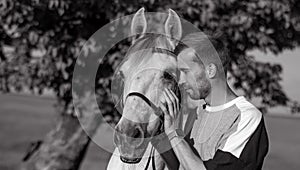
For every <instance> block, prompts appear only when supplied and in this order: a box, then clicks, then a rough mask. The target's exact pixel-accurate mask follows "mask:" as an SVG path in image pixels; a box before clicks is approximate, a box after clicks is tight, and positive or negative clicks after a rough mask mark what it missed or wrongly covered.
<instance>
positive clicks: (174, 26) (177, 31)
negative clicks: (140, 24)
mask: <svg viewBox="0 0 300 170" xmlns="http://www.w3.org/2000/svg"><path fill="white" fill-rule="evenodd" d="M165 33H166V35H167V36H168V37H169V38H168V40H169V42H170V44H171V46H172V49H173V50H174V49H175V47H176V45H177V43H178V41H179V40H180V39H181V36H182V26H181V21H180V18H179V16H178V15H177V13H176V12H175V11H173V10H172V9H169V15H168V18H167V20H166V23H165Z"/></svg>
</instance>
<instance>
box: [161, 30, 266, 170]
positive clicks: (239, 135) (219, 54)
mask: <svg viewBox="0 0 300 170" xmlns="http://www.w3.org/2000/svg"><path fill="white" fill-rule="evenodd" d="M182 42H183V43H184V44H185V45H186V46H181V48H182V49H181V50H180V51H181V52H180V53H179V55H178V68H179V71H180V80H179V84H180V85H181V86H183V88H184V89H185V91H186V93H187V94H188V95H189V97H190V98H192V99H194V100H199V99H204V100H205V102H206V105H205V106H204V107H203V108H201V107H199V108H198V111H197V118H196V120H195V121H194V124H193V126H192V129H191V131H190V133H189V138H190V140H184V139H183V137H184V135H183V134H182V130H181V129H178V127H177V126H176V123H175V122H176V119H177V118H178V117H180V116H178V115H179V114H180V112H179V103H178V99H177V98H176V96H175V94H174V93H173V92H172V91H170V90H168V89H166V90H165V92H164V96H165V98H164V99H163V100H162V101H161V105H160V108H161V109H162V110H163V112H164V115H165V117H164V128H165V133H166V135H167V136H168V139H169V142H170V144H171V145H172V148H173V150H174V152H175V154H176V157H177V159H178V160H179V163H180V166H181V167H182V168H184V169H208V170H217V169H226V170H227V169H228V170H240V169H247V170H256V169H261V168H262V165H263V161H264V158H265V156H266V154H267V152H268V137H267V132H266V129H265V125H264V120H263V116H262V114H261V112H260V111H259V110H258V109H257V108H256V107H255V106H254V105H252V104H251V103H250V102H248V101H247V100H246V99H245V98H244V97H243V96H237V95H236V94H235V93H234V92H233V91H232V90H231V88H230V87H229V85H228V83H227V77H226V71H227V66H228V63H229V61H228V53H227V50H226V49H225V46H224V44H223V42H221V40H220V39H219V38H214V37H207V36H205V35H204V34H202V33H193V34H189V35H187V36H186V37H185V38H184V39H183V40H182ZM187 123H189V122H187ZM166 163H167V164H168V165H170V164H172V161H166ZM169 167H172V166H169Z"/></svg>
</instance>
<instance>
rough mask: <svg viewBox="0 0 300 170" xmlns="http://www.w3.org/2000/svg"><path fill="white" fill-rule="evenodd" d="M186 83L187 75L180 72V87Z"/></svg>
mask: <svg viewBox="0 0 300 170" xmlns="http://www.w3.org/2000/svg"><path fill="white" fill-rule="evenodd" d="M185 83H186V76H185V74H184V73H182V72H180V76H179V81H178V85H179V86H180V87H182V86H184V84H185Z"/></svg>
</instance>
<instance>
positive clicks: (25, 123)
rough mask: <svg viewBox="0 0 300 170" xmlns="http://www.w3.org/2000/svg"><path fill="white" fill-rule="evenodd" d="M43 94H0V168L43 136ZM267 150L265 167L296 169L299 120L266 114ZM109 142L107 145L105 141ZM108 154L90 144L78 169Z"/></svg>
mask: <svg viewBox="0 0 300 170" xmlns="http://www.w3.org/2000/svg"><path fill="white" fill-rule="evenodd" d="M53 104H54V100H53V99H51V98H47V97H33V96H27V95H3V94H0V116H1V118H0V140H1V142H0V170H15V169H19V167H20V166H22V158H23V156H24V154H25V152H26V149H27V147H28V146H29V144H30V142H32V141H35V140H38V139H43V137H44V136H45V134H46V133H47V132H48V131H49V130H50V129H51V128H53V126H54V125H55V122H56V120H57V118H58V115H57V114H56V113H55V110H54V108H53ZM265 121H266V126H267V130H268V133H269V138H270V150H269V154H268V156H267V158H266V161H265V164H264V168H263V169H265V170H282V169H288V170H299V169H300V160H299V158H300V134H299V130H300V119H299V118H296V117H282V116H272V115H271V114H270V115H266V117H265ZM108 145H110V144H108ZM109 157H110V153H108V152H106V151H104V150H103V149H101V148H100V147H98V146H97V145H96V144H94V143H91V145H90V146H89V150H88V153H87V155H86V157H85V159H84V162H83V164H82V166H81V170H104V169H105V167H106V165H107V162H108V160H109Z"/></svg>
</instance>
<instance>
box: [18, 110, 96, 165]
mask: <svg viewBox="0 0 300 170" xmlns="http://www.w3.org/2000/svg"><path fill="white" fill-rule="evenodd" d="M89 120H90V121H86V123H88V124H87V126H85V127H88V128H85V130H86V131H87V132H88V133H89V134H90V135H91V134H94V132H95V131H96V130H97V127H98V126H99V124H100V121H99V119H95V118H94V119H89ZM81 123H82V122H81ZM86 131H84V129H83V128H82V126H81V125H80V123H79V121H78V118H77V117H74V116H71V115H63V116H62V117H61V120H60V121H59V122H58V124H57V126H56V127H55V129H53V130H52V131H50V132H49V133H48V134H47V136H46V138H45V139H44V141H43V143H42V144H41V145H40V147H39V148H38V150H37V151H36V152H35V153H34V154H33V155H32V156H31V158H30V159H29V160H28V161H27V162H26V163H25V166H23V167H22V169H23V170H77V169H79V167H80V164H81V162H82V160H83V158H84V155H85V153H86V150H87V148H88V145H89V143H90V138H89V137H88V135H87V133H86Z"/></svg>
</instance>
